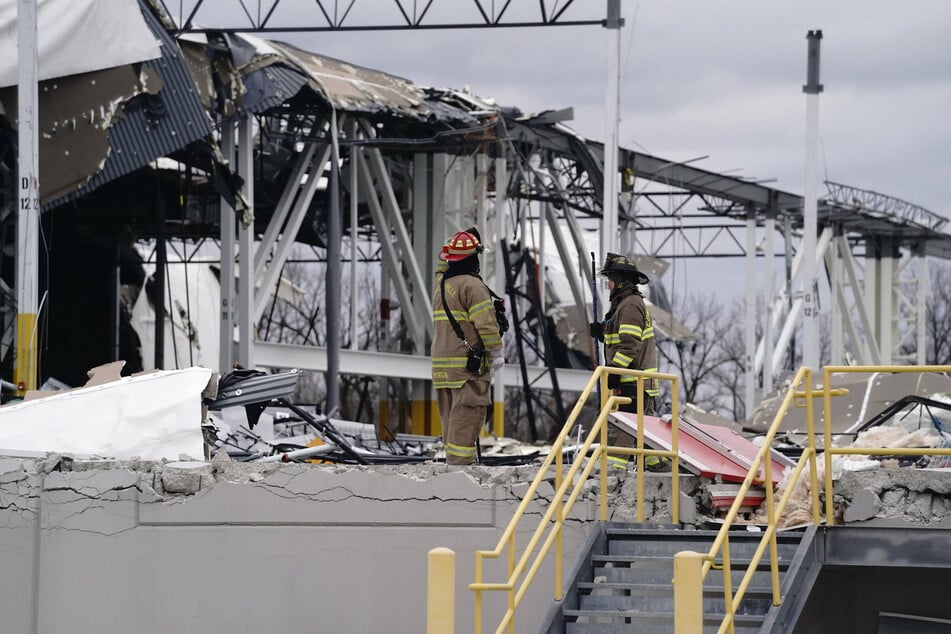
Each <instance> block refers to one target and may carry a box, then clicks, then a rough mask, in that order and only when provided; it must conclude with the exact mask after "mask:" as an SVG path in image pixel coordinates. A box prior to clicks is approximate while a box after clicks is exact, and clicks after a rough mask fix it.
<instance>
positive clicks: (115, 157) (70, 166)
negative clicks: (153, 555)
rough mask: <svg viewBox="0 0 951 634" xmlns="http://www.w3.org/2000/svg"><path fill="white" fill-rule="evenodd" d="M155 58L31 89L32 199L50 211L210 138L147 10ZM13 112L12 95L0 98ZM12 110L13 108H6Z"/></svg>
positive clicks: (177, 55) (177, 54) (170, 43)
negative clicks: (35, 166) (36, 178)
mask: <svg viewBox="0 0 951 634" xmlns="http://www.w3.org/2000/svg"><path fill="white" fill-rule="evenodd" d="M141 14H142V16H143V17H144V20H145V24H146V25H147V26H148V28H149V29H150V30H151V33H152V36H153V37H154V39H156V40H158V41H159V43H160V47H159V48H160V52H161V55H160V56H159V57H157V58H155V59H151V60H146V61H144V62H141V63H135V64H124V65H119V66H116V67H114V68H107V69H103V70H96V71H92V72H88V73H82V74H79V75H71V76H68V77H61V78H59V79H50V80H46V81H44V82H41V83H40V85H39V111H40V125H39V128H40V147H39V156H40V174H41V175H42V178H41V179H40V199H41V201H42V204H43V208H44V209H50V208H52V207H55V206H58V205H60V204H62V203H65V202H67V201H70V200H73V199H75V198H78V197H80V196H83V195H85V194H87V193H89V192H91V191H93V190H94V189H96V188H98V187H100V186H101V185H103V184H105V183H108V182H110V181H113V180H115V179H117V178H119V177H121V176H124V175H126V174H129V173H131V172H133V171H135V170H138V169H141V168H143V167H145V166H146V165H148V164H149V163H150V162H151V161H154V160H155V159H157V158H159V157H161V156H167V155H168V154H171V153H173V152H175V151H177V150H180V149H182V148H184V147H186V146H187V145H188V144H189V143H191V142H193V141H196V140H198V139H201V138H204V137H206V136H208V135H209V134H210V133H211V121H210V119H209V117H208V114H207V112H206V110H205V108H204V107H203V105H202V102H201V100H200V98H199V95H198V92H197V90H196V88H195V83H194V82H193V81H192V79H191V77H190V76H189V74H188V71H187V69H186V66H185V63H184V59H183V56H182V53H181V50H180V49H179V47H178V45H177V44H176V43H175V41H174V40H172V38H171V37H170V36H169V35H168V34H167V33H166V32H165V30H164V29H163V28H162V27H161V25H160V24H159V22H158V21H157V20H156V18H155V17H154V16H153V15H152V13H151V11H149V10H148V8H146V7H141ZM0 99H2V100H3V103H4V106H5V111H6V112H11V111H15V104H16V91H15V89H14V88H9V89H5V90H4V91H3V93H2V96H0ZM11 108H12V109H14V110H11Z"/></svg>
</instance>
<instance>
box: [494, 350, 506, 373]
mask: <svg viewBox="0 0 951 634" xmlns="http://www.w3.org/2000/svg"><path fill="white" fill-rule="evenodd" d="M503 365H505V356H504V355H503V354H502V351H501V350H492V371H493V372H498V371H499V370H501V369H502V366H503Z"/></svg>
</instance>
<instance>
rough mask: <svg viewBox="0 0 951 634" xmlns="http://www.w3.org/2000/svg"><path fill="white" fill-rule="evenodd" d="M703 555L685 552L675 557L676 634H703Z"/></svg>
mask: <svg viewBox="0 0 951 634" xmlns="http://www.w3.org/2000/svg"><path fill="white" fill-rule="evenodd" d="M703 557H704V556H703V555H701V554H700V553H696V552H694V551H692V550H684V551H681V552H679V553H677V554H675V555H674V632H675V634H701V632H703Z"/></svg>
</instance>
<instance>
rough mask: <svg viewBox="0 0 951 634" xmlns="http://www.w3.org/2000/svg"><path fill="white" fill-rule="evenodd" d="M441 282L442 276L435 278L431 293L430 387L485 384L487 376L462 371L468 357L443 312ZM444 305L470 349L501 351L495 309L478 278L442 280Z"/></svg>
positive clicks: (458, 277)
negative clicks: (431, 381) (468, 382)
mask: <svg viewBox="0 0 951 634" xmlns="http://www.w3.org/2000/svg"><path fill="white" fill-rule="evenodd" d="M441 280H442V276H441V275H437V276H436V285H435V288H434V289H433V345H432V350H431V354H432V359H433V387H434V388H437V389H438V388H460V387H462V385H463V384H464V383H465V382H466V381H469V380H480V381H489V380H490V379H491V375H490V374H489V373H488V372H486V373H485V374H483V375H477V374H474V373H472V372H469V371H468V370H466V361H467V354H468V353H467V350H466V346H465V344H464V343H463V342H462V340H461V339H459V337H457V336H456V333H455V331H454V330H453V328H452V324H451V323H450V322H449V317H447V316H446V311H445V310H444V308H443V302H442V292H441V289H440V281H441ZM446 304H447V305H448V306H447V307H448V309H449V310H450V311H452V316H453V318H454V319H455V320H456V323H457V324H459V327H460V328H461V329H462V334H463V336H464V337H465V338H466V341H468V342H469V345H470V346H471V347H473V348H479V347H484V348H485V349H486V350H489V351H491V350H501V349H502V336H501V335H500V334H499V324H498V322H497V321H496V319H495V305H494V304H493V303H492V296H491V294H490V293H489V289H488V287H487V286H486V285H485V282H483V281H482V279H481V278H479V277H478V276H475V275H454V276H452V277H449V278H446Z"/></svg>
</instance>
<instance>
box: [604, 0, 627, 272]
mask: <svg viewBox="0 0 951 634" xmlns="http://www.w3.org/2000/svg"><path fill="white" fill-rule="evenodd" d="M607 2H608V13H607V20H605V22H604V26H605V28H606V29H607V30H608V78H607V91H606V95H605V103H604V137H605V142H604V201H603V209H604V215H603V216H602V217H601V241H600V246H601V258H604V255H605V254H606V253H608V252H609V251H612V252H616V251H617V231H618V217H617V216H618V214H617V206H618V184H617V174H618V160H617V159H618V117H619V111H620V92H621V91H620V82H621V78H620V72H621V27H622V26H624V20H622V19H621V0H607Z"/></svg>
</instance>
